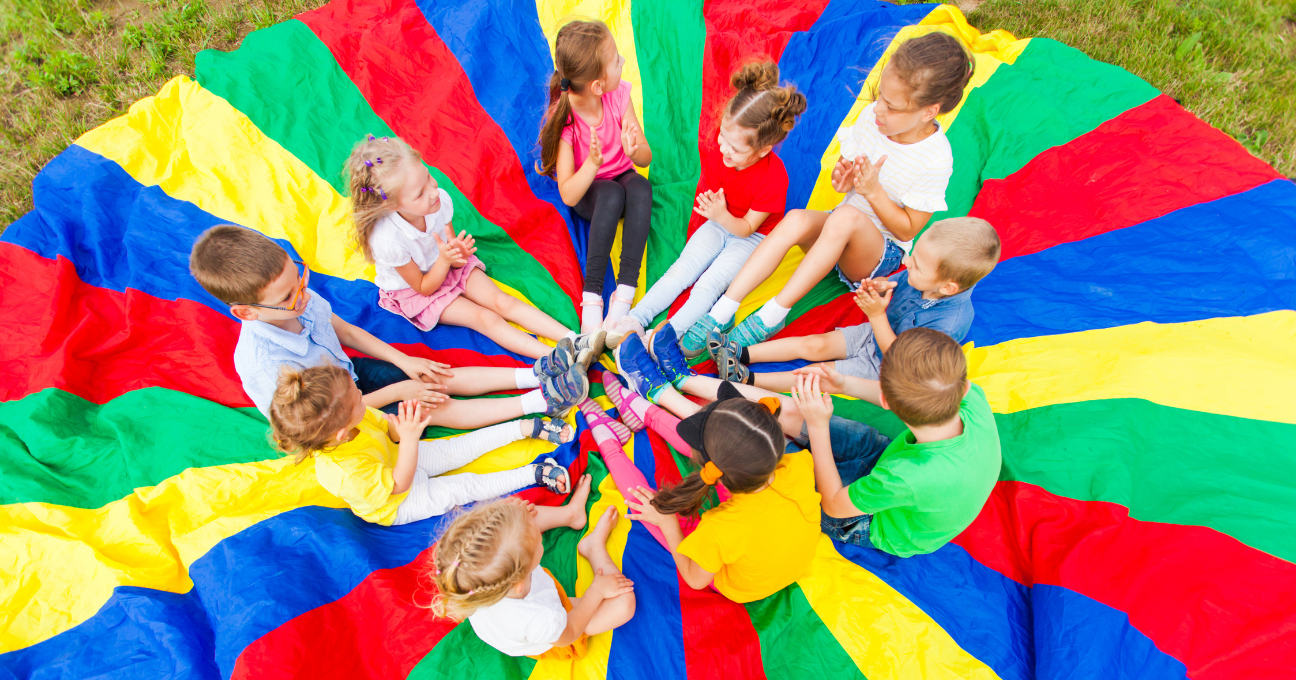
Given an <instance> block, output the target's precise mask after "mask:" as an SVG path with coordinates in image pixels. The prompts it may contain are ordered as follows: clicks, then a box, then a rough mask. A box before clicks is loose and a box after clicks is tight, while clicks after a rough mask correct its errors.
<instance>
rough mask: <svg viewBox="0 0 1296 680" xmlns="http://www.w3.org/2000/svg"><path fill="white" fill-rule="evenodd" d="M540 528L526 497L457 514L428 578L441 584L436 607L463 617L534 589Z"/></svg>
mask: <svg viewBox="0 0 1296 680" xmlns="http://www.w3.org/2000/svg"><path fill="white" fill-rule="evenodd" d="M543 555H544V543H543V541H542V540H541V537H540V526H539V525H538V524H536V521H535V518H534V517H533V516H532V515H531V512H530V511H529V510H527V507H526V503H524V502H522V501H521V500H520V499H516V498H507V499H504V500H498V501H494V502H490V503H479V504H478V505H477V506H476V507H474V508H473V509H472V510H470V511H468V512H466V513H464V514H462V515H460V516H459V517H457V518H455V520H454V521H453V522H451V523H450V526H449V527H448V528H447V529H446V531H445V533H444V534H442V536H441V538H440V540H438V541H437V544H436V549H435V550H434V551H433V553H432V565H431V568H430V569H429V570H428V572H427V577H428V578H430V579H431V580H432V582H433V583H434V584H435V585H436V590H437V594H436V595H435V596H434V597H433V599H432V603H431V605H430V606H431V609H432V611H433V612H434V613H436V615H437V616H446V617H449V618H451V619H454V620H456V621H462V620H464V619H466V618H468V616H470V615H471V614H472V613H473V612H474V611H476V610H477V609H480V608H481V607H487V606H490V605H492V604H495V603H496V602H499V601H500V600H502V599H504V598H505V597H507V596H508V595H509V594H513V595H514V596H515V597H524V596H525V595H526V594H527V592H529V591H530V586H531V582H530V580H529V579H527V576H528V575H529V574H530V573H531V572H532V571H535V568H536V567H537V566H539V565H540V558H541V557H542V556H543Z"/></svg>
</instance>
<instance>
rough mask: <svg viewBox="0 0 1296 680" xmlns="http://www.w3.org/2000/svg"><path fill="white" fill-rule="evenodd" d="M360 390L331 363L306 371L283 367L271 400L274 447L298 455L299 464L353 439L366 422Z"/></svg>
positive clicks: (349, 376) (344, 371) (271, 427)
mask: <svg viewBox="0 0 1296 680" xmlns="http://www.w3.org/2000/svg"><path fill="white" fill-rule="evenodd" d="M361 397H362V395H361V394H360V388H358V387H356V384H355V382H354V381H353V380H351V374H350V373H348V372H347V371H346V369H344V368H342V367H340V366H334V365H332V364H326V365H324V366H312V367H311V368H307V369H298V368H293V367H292V366H284V367H283V368H281V369H279V384H278V385H277V386H276V387H275V393H274V398H273V399H272V400H271V401H270V430H271V436H272V437H273V441H274V443H275V446H277V447H278V448H279V450H280V451H283V452H284V453H295V454H297V461H296V462H298V463H300V462H302V461H303V460H306V458H308V457H310V456H311V455H312V454H314V453H315V452H316V451H322V450H324V449H328V448H331V447H334V446H337V445H338V444H340V443H342V442H344V441H347V440H348V439H350V433H351V429H352V428H354V427H355V426H357V425H359V424H360V421H362V420H364V415H365V405H364V400H363V399H362V398H361Z"/></svg>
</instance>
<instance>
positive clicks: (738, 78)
mask: <svg viewBox="0 0 1296 680" xmlns="http://www.w3.org/2000/svg"><path fill="white" fill-rule="evenodd" d="M778 83H779V68H778V64H775V63H774V62H772V61H763V62H753V63H750V64H747V65H745V66H743V67H742V68H740V69H738V71H737V72H736V73H734V74H733V76H732V77H731V78H730V79H729V84H730V85H732V86H733V88H734V89H735V90H737V92H736V93H735V94H734V96H733V98H732V99H730V100H729V104H728V105H727V106H725V114H724V118H725V119H726V120H728V121H730V122H732V123H733V124H734V125H737V126H738V127H741V128H744V129H747V130H750V131H751V132H750V137H749V143H750V144H751V146H752V148H755V149H760V148H763V147H766V146H773V145H775V144H778V143H779V142H782V141H783V140H784V139H786V138H787V135H788V133H789V132H791V131H792V128H794V127H796V124H797V118H798V117H799V116H800V115H801V114H802V113H805V110H806V98H805V95H803V94H801V93H800V92H797V89H796V86H795V85H785V86H783V87H779V84H778Z"/></svg>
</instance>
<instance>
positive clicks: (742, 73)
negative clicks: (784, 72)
mask: <svg viewBox="0 0 1296 680" xmlns="http://www.w3.org/2000/svg"><path fill="white" fill-rule="evenodd" d="M778 80H779V67H778V64H776V63H774V62H772V61H754V62H751V63H748V64H745V65H744V66H743V67H742V68H740V69H738V72H737V73H734V74H733V77H731V78H730V79H729V84H730V85H732V86H733V88H734V89H735V90H740V91H741V90H757V91H760V90H772V89H774V88H776V87H778Z"/></svg>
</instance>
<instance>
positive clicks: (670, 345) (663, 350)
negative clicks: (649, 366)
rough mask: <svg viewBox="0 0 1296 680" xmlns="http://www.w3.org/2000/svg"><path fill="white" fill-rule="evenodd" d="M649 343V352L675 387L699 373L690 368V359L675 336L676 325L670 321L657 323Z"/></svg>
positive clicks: (677, 387)
mask: <svg viewBox="0 0 1296 680" xmlns="http://www.w3.org/2000/svg"><path fill="white" fill-rule="evenodd" d="M649 343H651V346H650V347H649V348H648V352H649V353H651V354H652V357H653V359H654V360H656V361H657V367H658V368H660V369H661V372H662V375H664V376H666V378H667V379H668V380H670V381H671V384H672V385H674V386H675V389H679V387H680V385H683V384H684V381H685V380H688V379H689V378H692V377H693V376H695V375H697V372H696V371H694V370H693V369H691V368H689V365H688V360H687V359H685V358H684V354H683V353H682V352H680V346H679V340H678V339H677V338H676V337H675V327H674V326H672V325H670V322H669V321H663V322H661V323H659V324H657V327H656V328H654V329H653V334H652V338H650V339H649Z"/></svg>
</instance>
